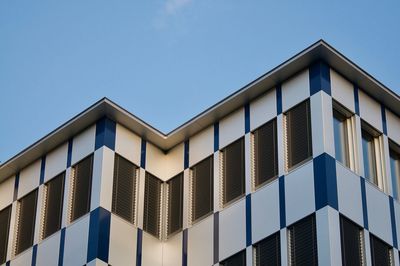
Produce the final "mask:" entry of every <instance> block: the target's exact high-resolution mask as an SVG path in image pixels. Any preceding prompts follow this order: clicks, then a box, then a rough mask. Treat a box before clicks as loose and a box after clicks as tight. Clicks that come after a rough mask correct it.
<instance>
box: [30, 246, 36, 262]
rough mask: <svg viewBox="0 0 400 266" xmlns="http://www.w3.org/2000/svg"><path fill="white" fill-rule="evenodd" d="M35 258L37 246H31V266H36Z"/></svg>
mask: <svg viewBox="0 0 400 266" xmlns="http://www.w3.org/2000/svg"><path fill="white" fill-rule="evenodd" d="M36 257H37V244H36V245H34V246H33V249H32V263H31V265H32V266H36Z"/></svg>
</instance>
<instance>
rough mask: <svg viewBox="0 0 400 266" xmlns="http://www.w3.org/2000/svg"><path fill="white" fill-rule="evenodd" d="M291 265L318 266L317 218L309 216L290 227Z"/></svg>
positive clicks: (289, 254) (289, 253) (289, 251)
mask: <svg viewBox="0 0 400 266" xmlns="http://www.w3.org/2000/svg"><path fill="white" fill-rule="evenodd" d="M288 242H289V250H288V256H289V264H290V265H294V266H300V265H305V266H306V265H310V266H311V265H318V253H317V232H316V228H315V216H314V215H311V216H308V217H306V218H304V219H302V220H300V221H299V222H297V223H295V224H293V225H291V226H290V227H288Z"/></svg>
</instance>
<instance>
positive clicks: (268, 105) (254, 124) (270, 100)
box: [250, 89, 276, 130]
mask: <svg viewBox="0 0 400 266" xmlns="http://www.w3.org/2000/svg"><path fill="white" fill-rule="evenodd" d="M275 116H276V89H271V90H269V91H268V92H267V93H265V94H263V95H262V96H260V97H258V98H257V99H255V100H254V101H252V102H251V103H250V130H254V129H256V128H258V127H259V126H261V125H263V124H265V123H266V122H268V121H269V120H271V119H272V118H274V117H275Z"/></svg>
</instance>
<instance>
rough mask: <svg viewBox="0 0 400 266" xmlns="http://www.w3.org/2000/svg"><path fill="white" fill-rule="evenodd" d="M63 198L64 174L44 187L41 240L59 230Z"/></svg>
mask: <svg viewBox="0 0 400 266" xmlns="http://www.w3.org/2000/svg"><path fill="white" fill-rule="evenodd" d="M63 197H64V173H62V174H60V175H58V176H56V177H54V178H53V179H52V180H50V181H49V182H47V183H46V184H45V185H44V202H45V206H44V220H43V228H42V230H43V231H42V234H41V238H42V239H45V238H46V237H48V236H50V235H52V234H53V233H55V232H56V231H58V230H60V228H61V219H62V209H63Z"/></svg>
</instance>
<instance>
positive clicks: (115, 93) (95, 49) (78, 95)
mask: <svg viewBox="0 0 400 266" xmlns="http://www.w3.org/2000/svg"><path fill="white" fill-rule="evenodd" d="M321 38H322V39H324V40H326V41H327V42H328V43H330V44H331V45H333V46H334V47H335V48H336V49H338V50H339V51H341V52H342V53H343V54H345V55H346V56H347V57H349V58H350V59H351V60H353V61H354V62H355V63H357V64H358V65H359V66H361V67H362V68H363V69H365V70H366V71H367V72H369V73H370V74H372V75H373V76H374V77H375V78H377V79H378V80H379V81H381V82H382V83H384V84H385V85H386V86H388V87H389V88H391V89H392V90H394V91H396V92H397V93H400V77H399V74H400V73H399V72H400V67H399V62H400V49H399V48H400V1H399V0H393V1H391V2H388V1H367V0H365V1H358V2H356V1H329V3H328V1H323V0H319V1H306V0H302V1H285V0H284V1H268V0H263V1H258V0H253V1H243V0H149V1H132V0H130V1H125V0H120V1H111V0H79V1H75V0H69V1H39V0H38V1H32V0H26V1H25V0H1V1H0V161H3V162H4V161H6V160H7V159H9V158H10V157H11V156H13V155H15V154H17V153H18V152H20V151H21V150H22V149H24V148H26V147H27V146H28V145H30V144H32V143H33V142H35V141H36V140H38V139H39V138H41V137H43V136H44V135H46V134H47V133H49V132H50V131H52V130H53V129H55V128H56V127H58V126H59V125H61V124H62V123H64V122H65V121H67V120H68V119H70V118H71V117H73V116H74V115H76V114H78V113H79V112H81V111H82V110H84V109H85V108H87V107H88V106H90V105H91V104H93V103H94V102H96V101H97V100H99V99H100V98H102V97H104V96H106V97H108V98H110V99H111V100H113V101H115V102H116V103H118V104H119V105H121V106H122V107H124V108H126V109H127V110H129V111H130V112H132V113H134V114H136V115H137V116H139V117H140V118H142V119H144V120H145V121H147V122H148V123H150V124H151V125H153V126H155V127H156V128H158V129H160V130H162V131H164V132H168V131H170V130H171V129H173V128H175V127H177V126H178V125H180V124H182V123H184V122H185V121H187V120H188V119H190V118H191V117H193V116H194V115H196V114H198V113H199V112H201V111H203V110H204V109H205V108H207V107H209V106H211V105H212V104H214V103H216V102H217V101H219V100H221V99H223V98H224V97H225V96H227V95H228V94H230V93H232V92H234V91H236V90H237V89H239V88H241V87H242V86H243V85H245V84H247V83H249V82H250V81H252V80H254V79H255V78H257V77H258V76H260V75H262V74H263V73H265V72H267V71H269V70H270V69H271V68H273V67H275V66H276V65H278V64H280V63H282V62H283V61H284V60H286V59H288V58H289V57H291V56H293V55H294V54H296V53H297V52H299V51H301V50H302V49H304V48H306V47H307V46H309V45H310V44H312V43H314V42H315V41H317V40H319V39H321Z"/></svg>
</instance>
